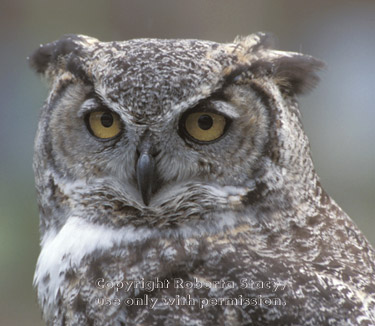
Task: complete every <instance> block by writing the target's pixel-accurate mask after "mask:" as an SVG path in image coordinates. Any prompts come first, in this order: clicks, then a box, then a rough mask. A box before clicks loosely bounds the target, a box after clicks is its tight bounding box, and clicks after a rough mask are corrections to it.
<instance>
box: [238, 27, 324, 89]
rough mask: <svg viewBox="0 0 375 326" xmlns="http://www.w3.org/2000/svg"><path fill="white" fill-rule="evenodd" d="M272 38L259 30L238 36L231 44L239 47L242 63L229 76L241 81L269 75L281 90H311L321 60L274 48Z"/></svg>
mask: <svg viewBox="0 0 375 326" xmlns="http://www.w3.org/2000/svg"><path fill="white" fill-rule="evenodd" d="M274 40H275V38H274V37H273V35H271V34H268V33H262V32H260V33H255V34H251V35H249V36H246V37H237V38H236V39H235V41H234V43H235V44H238V45H239V46H240V47H239V48H237V49H236V51H238V53H239V55H238V57H240V58H241V64H240V65H239V66H238V67H237V68H236V69H234V71H233V72H232V73H231V75H233V76H235V78H236V79H238V80H240V79H242V80H244V81H245V80H246V79H247V80H249V79H256V78H264V77H266V78H272V79H273V80H274V82H275V83H276V85H278V86H279V88H280V90H281V91H282V92H284V93H292V94H302V93H305V92H307V91H309V90H310V89H312V88H313V87H314V86H315V85H316V84H317V83H318V81H319V77H318V76H317V74H316V72H317V71H318V70H320V69H322V68H323V67H324V66H325V65H324V64H323V62H321V61H319V60H317V59H315V58H313V57H311V56H309V55H304V54H301V53H296V52H287V51H277V50H274V49H273V45H274V43H275V42H274Z"/></svg>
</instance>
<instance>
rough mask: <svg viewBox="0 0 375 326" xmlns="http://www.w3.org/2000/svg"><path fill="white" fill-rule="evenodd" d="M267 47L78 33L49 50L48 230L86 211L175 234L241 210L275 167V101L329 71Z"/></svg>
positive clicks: (41, 177) (42, 135)
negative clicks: (173, 229)
mask: <svg viewBox="0 0 375 326" xmlns="http://www.w3.org/2000/svg"><path fill="white" fill-rule="evenodd" d="M265 39H266V37H265V36H264V35H263V34H254V35H253V36H252V37H249V38H247V39H242V40H238V42H235V43H233V44H218V43H214V42H205V41H197V40H154V39H142V40H132V41H127V42H109V43H102V42H99V41H98V40H96V39H92V38H89V37H86V36H71V35H70V36H67V37H66V38H64V39H62V40H60V41H57V42H54V43H50V44H48V45H45V46H42V47H41V48H40V49H39V50H38V51H37V52H36V53H35V54H34V55H33V56H32V57H31V64H32V65H33V66H34V67H35V68H36V70H37V71H38V72H41V73H43V74H44V76H46V78H47V80H48V81H49V82H50V85H51V93H50V97H49V99H48V101H47V108H46V109H44V110H43V112H42V115H43V118H42V119H41V124H40V126H39V132H38V135H37V139H36V151H35V152H36V154H35V160H34V162H35V165H34V167H35V170H36V171H37V172H38V171H40V173H36V181H37V188H38V191H39V192H40V194H41V195H40V198H46V197H48V196H45V195H44V193H45V192H46V191H47V189H48V191H49V190H50V184H51V183H53V184H54V185H55V190H54V191H53V194H52V195H51V196H49V197H48V202H47V201H46V202H44V203H40V206H41V207H44V209H43V210H41V211H42V214H43V212H45V217H44V218H42V220H45V221H46V223H45V225H46V227H47V225H55V226H56V225H63V223H64V218H62V217H61V216H64V217H68V216H70V215H72V212H74V213H76V212H77V211H82V212H84V215H86V216H87V218H88V219H91V220H93V221H96V222H98V221H99V222H103V223H112V224H113V225H116V226H120V225H124V224H126V223H132V224H135V225H149V226H150V225H151V226H156V225H159V226H160V225H170V224H171V223H172V224H173V223H182V221H185V222H186V221H189V220H191V219H205V218H206V215H207V214H211V213H210V212H212V211H213V210H215V209H216V208H218V209H220V210H225V209H227V208H228V207H230V208H231V209H233V205H234V206H236V204H235V203H241V201H242V199H243V198H242V197H243V195H244V194H246V193H248V192H249V191H251V190H252V189H253V188H254V187H255V183H256V178H258V177H259V176H261V175H263V174H264V173H265V171H264V166H265V165H267V164H269V162H268V163H267V161H269V160H271V161H272V157H271V156H272V155H270V156H266V155H264V154H265V153H271V154H272V152H273V149H272V144H275V142H273V141H272V139H273V138H275V136H276V135H275V134H274V132H272V133H271V132H270V130H271V127H273V125H274V124H277V123H279V122H278V121H279V120H278V119H277V118H276V116H275V111H274V112H273V111H272V110H270V106H272V103H271V102H272V100H273V101H276V100H281V101H285V102H286V101H287V100H288V98H289V97H290V95H291V94H294V93H298V92H301V91H302V90H303V89H304V88H306V86H308V85H309V84H311V83H313V82H314V81H315V80H316V76H315V75H314V73H313V68H316V67H318V66H319V65H320V63H319V62H318V61H315V60H313V59H312V58H311V57H307V56H303V55H299V54H293V53H284V52H278V51H270V50H269V49H267V48H266V44H267V42H266V41H265ZM291 67H293V68H294V69H291ZM265 86H266V87H265ZM275 91H276V93H277V94H278V99H276V98H275V95H272V96H269V94H271V93H275ZM293 92H294V93H293ZM268 93H269V94H268ZM277 114H280V112H278V113H277ZM285 127H286V128H285V130H284V132H286V135H285V137H288V135H287V133H288V130H290V128H289V129H288V126H285ZM277 151H278V149H277ZM47 153H48V155H46V154H47ZM275 155H278V154H277V153H276V154H275ZM51 202H52V204H51ZM56 204H58V207H59V210H60V211H59V214H58V215H59V216H58V218H54V217H53V216H54V215H55V213H54V212H56ZM176 205H180V206H179V208H182V209H178V210H176V208H175V207H176ZM192 206H193V207H192ZM239 207H241V205H239ZM130 208H131V209H130ZM124 210H125V213H124ZM160 215H162V216H164V217H165V218H164V219H160ZM102 216H107V217H108V216H109V218H106V220H105V221H104V220H102ZM193 217H194V218H193ZM54 219H55V220H54ZM48 221H50V222H51V223H49V222H48ZM47 228H48V227H47ZM42 230H43V223H42Z"/></svg>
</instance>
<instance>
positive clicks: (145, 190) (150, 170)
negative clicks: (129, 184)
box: [136, 150, 155, 206]
mask: <svg viewBox="0 0 375 326" xmlns="http://www.w3.org/2000/svg"><path fill="white" fill-rule="evenodd" d="M136 173H137V183H138V189H139V191H140V193H141V195H142V199H143V202H144V203H145V205H146V206H148V204H149V203H150V199H151V192H152V188H153V184H154V178H155V159H154V157H153V156H152V155H151V154H150V153H149V151H148V150H145V151H142V152H141V153H140V155H139V157H138V161H137V167H136Z"/></svg>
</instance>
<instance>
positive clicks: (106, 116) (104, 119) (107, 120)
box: [100, 112, 113, 128]
mask: <svg viewBox="0 0 375 326" xmlns="http://www.w3.org/2000/svg"><path fill="white" fill-rule="evenodd" d="M100 122H101V123H102V125H103V127H106V128H109V127H110V126H112V124H113V116H112V114H111V113H108V112H105V113H103V114H102V116H101V118H100Z"/></svg>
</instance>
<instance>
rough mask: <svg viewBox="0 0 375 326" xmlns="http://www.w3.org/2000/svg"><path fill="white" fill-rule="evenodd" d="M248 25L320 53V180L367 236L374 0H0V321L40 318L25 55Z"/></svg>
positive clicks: (374, 190)
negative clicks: (64, 43)
mask: <svg viewBox="0 0 375 326" xmlns="http://www.w3.org/2000/svg"><path fill="white" fill-rule="evenodd" d="M255 31H267V32H272V33H274V35H275V36H276V37H277V39H278V48H280V49H283V50H290V51H301V52H304V53H308V54H311V55H313V56H315V57H317V58H319V59H321V60H323V61H325V62H326V64H327V69H326V70H325V71H323V72H322V73H321V74H320V76H321V78H322V81H321V83H320V84H319V85H318V87H317V88H316V89H315V90H314V91H313V92H311V93H310V94H308V95H307V96H304V97H302V98H301V111H302V115H303V123H304V126H305V130H306V132H307V134H308V136H309V138H310V141H311V147H312V153H313V158H314V161H315V165H316V169H317V171H318V173H319V175H320V177H321V180H322V183H323V185H324V187H325V188H326V190H327V191H328V193H329V194H330V195H331V196H332V197H333V198H335V200H336V201H337V202H338V203H339V204H340V205H341V207H342V208H343V209H344V210H345V211H346V212H347V213H348V214H349V215H350V216H351V217H352V219H353V220H354V221H355V222H356V223H357V225H359V227H360V228H361V229H362V230H363V232H364V233H365V235H366V236H367V237H368V239H369V240H370V241H371V242H372V243H373V244H375V214H374V213H375V145H374V142H375V109H374V106H375V61H374V53H375V1H373V0H371V1H370V0H369V1H364V0H363V1H362V0H353V1H346V0H330V1H326V0H314V1H301V0H278V1H271V0H266V1H265V0H256V1H253V0H231V1H228V0H189V1H187V0H186V1H182V0H158V1H151V0H149V1H146V0H134V1H125V0H123V1H120V0H108V1H102V0H80V1H71V0H68V1H50V0H34V1H27V0H2V1H1V2H0V49H1V51H0V72H1V73H0V324H1V325H11V326H12V325H29V326H34V325H35V326H36V325H39V326H41V325H43V323H42V321H41V317H40V312H39V308H38V306H37V302H36V294H35V291H34V289H33V288H32V278H33V273H34V268H35V263H36V260H37V256H38V252H39V234H38V212H37V206H36V196H35V191H34V181H33V171H32V153H33V138H34V134H35V131H36V128H37V121H38V115H39V108H40V107H41V106H42V103H43V101H44V99H45V98H46V96H47V89H46V87H45V85H43V83H42V82H41V81H40V78H39V77H38V76H36V75H35V74H34V73H33V72H32V71H31V70H30V69H29V68H28V65H27V61H26V57H27V56H28V55H29V54H30V53H31V52H32V51H33V50H34V49H36V48H37V47H38V46H39V44H40V43H46V42H50V41H53V40H55V39H57V38H59V37H61V36H62V35H63V34H66V33H80V34H87V35H90V36H95V37H96V38H99V39H101V40H103V41H111V40H126V39H131V38H139V37H158V38H199V39H208V40H213V41H219V42H229V41H232V40H233V39H234V37H235V36H236V35H246V34H250V33H251V32H255Z"/></svg>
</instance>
